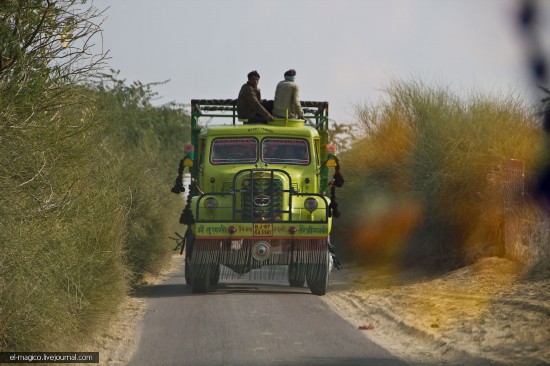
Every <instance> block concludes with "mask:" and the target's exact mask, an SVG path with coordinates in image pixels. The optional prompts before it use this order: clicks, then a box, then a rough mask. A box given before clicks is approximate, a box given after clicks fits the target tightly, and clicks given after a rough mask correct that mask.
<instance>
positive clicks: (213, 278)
mask: <svg viewBox="0 0 550 366" xmlns="http://www.w3.org/2000/svg"><path fill="white" fill-rule="evenodd" d="M218 282H220V265H219V264H214V265H213V266H212V268H211V269H210V285H212V286H216V285H217V284H218Z"/></svg>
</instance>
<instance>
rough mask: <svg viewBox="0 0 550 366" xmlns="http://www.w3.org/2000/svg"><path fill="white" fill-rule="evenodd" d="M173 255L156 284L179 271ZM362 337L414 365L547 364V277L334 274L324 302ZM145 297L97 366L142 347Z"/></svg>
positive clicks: (129, 308) (103, 337) (504, 264)
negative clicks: (140, 336)
mask: <svg viewBox="0 0 550 366" xmlns="http://www.w3.org/2000/svg"><path fill="white" fill-rule="evenodd" d="M182 264H183V260H182V256H180V255H174V256H173V257H172V260H171V262H170V265H169V266H168V267H167V268H166V269H165V270H164V271H163V272H162V274H161V275H159V276H151V277H149V278H147V279H145V282H146V283H147V284H156V283H160V282H162V281H163V280H165V279H166V278H168V276H170V274H172V273H174V272H175V271H177V270H178V269H179V268H181V266H182ZM321 298H322V299H323V300H324V301H326V302H327V303H328V304H329V305H330V306H331V307H332V308H333V309H334V310H335V311H336V312H338V313H339V314H340V315H341V316H342V317H344V318H345V319H346V320H348V321H349V322H351V323H352V324H353V325H354V326H355V327H357V331H358V332H362V333H364V334H365V336H366V337H368V338H369V339H371V340H373V341H374V342H376V343H378V344H379V345H381V346H383V347H384V348H386V349H388V350H390V352H392V353H393V354H395V355H396V356H398V357H399V358H401V359H403V360H405V361H407V362H408V363H410V364H414V365H440V364H444V365H491V364H493V365H549V364H550V276H548V275H546V276H541V277H539V278H533V277H532V278H529V279H525V275H524V274H522V273H521V272H520V271H519V269H518V267H517V266H516V265H514V264H513V263H512V262H510V261H507V260H505V259H500V258H487V259H484V260H482V261H480V262H478V263H477V264H475V265H472V266H469V267H465V268H462V269H459V270H457V271H454V272H451V273H447V274H445V275H443V276H438V277H430V276H427V275H423V274H421V273H418V272H397V271H394V270H392V269H389V268H385V269H384V270H381V269H368V268H361V267H353V266H346V267H345V268H344V269H342V270H340V271H334V272H333V273H332V276H331V283H330V288H329V292H328V293H327V295H326V296H324V297H321ZM145 312H146V303H145V301H144V300H143V299H142V298H139V297H129V298H128V300H127V301H126V302H125V303H124V304H123V305H122V307H121V309H120V313H119V316H118V317H117V318H116V319H115V320H114V321H113V322H112V324H111V325H110V326H109V328H107V329H105V331H104V332H102V334H100V335H98V337H97V338H96V339H95V340H94V342H93V344H92V345H90V346H89V347H87V348H89V350H95V351H97V350H99V351H100V360H101V363H100V364H101V365H126V364H127V363H128V362H129V361H130V359H131V357H132V355H133V354H134V352H135V350H136V349H137V346H138V344H139V334H140V332H141V330H140V329H139V327H140V323H141V322H140V320H141V318H142V317H143V316H144V314H145Z"/></svg>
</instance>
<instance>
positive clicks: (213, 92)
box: [92, 0, 550, 123]
mask: <svg viewBox="0 0 550 366" xmlns="http://www.w3.org/2000/svg"><path fill="white" fill-rule="evenodd" d="M92 4H93V6H94V7H96V8H98V9H100V10H103V9H107V10H106V11H105V17H106V18H105V20H104V23H103V27H102V28H103V32H102V39H101V40H99V41H98V42H97V45H98V47H101V50H103V51H108V52H109V54H108V55H109V57H110V59H109V60H108V65H109V67H110V68H113V69H115V70H120V76H121V77H122V78H124V79H126V80H127V81H128V82H133V81H136V80H139V81H141V82H143V83H153V82H162V81H166V80H169V82H167V83H166V84H164V85H159V86H156V87H155V88H154V90H155V91H157V92H158V94H159V97H160V98H159V99H158V100H157V102H156V103H166V102H172V101H173V102H177V103H183V104H189V103H190V100H191V99H203V98H204V99H232V98H236V97H237V95H238V92H239V89H240V87H241V85H242V84H243V83H245V82H246V75H247V74H248V72H250V71H251V70H257V71H258V72H259V73H260V76H261V78H260V84H259V87H260V89H261V91H262V98H264V99H272V98H273V96H274V93H275V87H276V85H277V83H278V82H279V81H281V80H282V79H283V74H284V72H285V71H286V70H288V69H290V68H293V69H295V70H296V72H297V75H296V82H297V83H298V84H299V85H300V90H301V99H302V100H312V101H328V102H329V106H330V112H329V116H330V117H331V118H332V119H334V120H336V121H337V122H343V123H353V121H354V119H355V108H356V107H357V106H362V105H375V104H376V103H378V102H379V101H380V100H381V99H382V98H384V90H385V89H387V88H388V87H389V86H390V85H391V83H393V82H400V81H411V80H414V81H417V82H422V83H424V84H426V85H428V86H433V87H444V88H447V89H449V90H451V91H452V92H455V93H457V94H458V95H461V96H466V97H467V96H468V95H471V94H472V93H477V94H479V93H483V94H489V95H495V96H506V95H509V94H510V93H512V94H514V95H518V96H520V97H523V98H526V99H527V98H532V97H533V89H534V87H533V85H534V83H533V80H532V78H531V77H530V74H529V72H528V67H527V59H526V56H525V53H526V47H525V43H524V42H522V40H523V39H522V37H520V32H519V29H518V26H517V20H516V19H517V13H518V4H519V0H156V1H150V0H147V1H145V0H111V1H108V0H93V3H92ZM537 4H538V9H539V24H538V28H537V30H538V33H539V35H540V36H541V40H542V47H543V49H544V50H545V53H546V54H547V55H548V57H547V59H550V1H546V0H540V1H537Z"/></svg>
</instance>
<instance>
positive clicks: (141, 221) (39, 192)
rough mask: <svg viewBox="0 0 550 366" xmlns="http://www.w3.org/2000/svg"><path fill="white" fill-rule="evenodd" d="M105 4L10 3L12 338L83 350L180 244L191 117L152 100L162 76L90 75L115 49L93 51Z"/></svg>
mask: <svg viewBox="0 0 550 366" xmlns="http://www.w3.org/2000/svg"><path fill="white" fill-rule="evenodd" d="M99 16H100V13H98V12H97V11H96V10H95V9H93V8H91V7H89V8H87V7H85V1H56V2H53V1H31V0H23V1H10V0H7V1H2V2H0V18H1V19H2V22H1V23H0V42H1V43H0V60H1V61H0V350H2V351H7V350H9V351H25V350H29V349H30V350H33V349H34V350H36V349H47V350H52V351H56V350H59V351H62V350H66V349H68V348H73V349H74V347H76V346H78V345H80V344H81V342H83V341H85V340H86V339H87V337H89V336H90V335H91V334H93V332H94V331H95V330H96V329H97V328H98V327H101V325H102V324H105V322H106V321H107V320H108V319H109V317H111V316H112V315H113V314H114V313H115V312H116V309H117V305H118V303H119V302H120V301H121V300H122V299H123V298H124V297H125V296H126V294H127V291H128V289H129V286H130V285H131V284H132V283H133V282H132V281H135V280H136V279H137V278H139V276H140V275H141V274H143V273H144V272H146V271H153V272H154V271H156V270H158V268H159V266H160V264H161V262H162V258H164V257H166V255H167V249H168V246H169V244H172V243H167V237H168V232H167V231H168V230H169V224H170V223H173V222H177V215H176V214H175V213H174V210H175V209H176V208H172V207H171V206H173V205H174V203H177V200H174V198H173V197H170V198H172V200H171V203H170V204H169V200H168V196H169V195H170V187H171V183H172V178H173V177H174V170H175V168H176V166H177V164H176V160H177V159H178V157H179V156H178V155H181V152H180V150H179V146H180V144H181V142H182V141H183V135H184V132H183V131H184V130H183V126H184V124H185V123H188V117H187V116H185V115H184V113H183V112H182V110H181V108H180V106H176V105H168V106H161V107H154V106H152V104H151V101H152V100H153V97H154V93H152V92H151V89H150V85H142V84H141V83H134V84H133V85H131V86H126V85H125V83H124V82H123V81H116V86H115V87H112V86H106V85H105V84H103V86H97V87H96V86H84V83H83V81H85V80H89V78H91V77H92V76H95V75H97V70H96V69H97V68H98V67H99V66H101V62H102V60H103V58H104V55H101V54H100V55H95V56H94V55H93V54H92V53H90V47H91V37H92V36H93V35H94V34H95V33H96V32H97V31H99V24H98V23H97V22H98V21H99V19H98V17H99ZM115 79H116V78H115V77H112V78H111V80H115ZM178 208H179V207H178ZM170 230H172V229H170ZM77 343H78V344H77Z"/></svg>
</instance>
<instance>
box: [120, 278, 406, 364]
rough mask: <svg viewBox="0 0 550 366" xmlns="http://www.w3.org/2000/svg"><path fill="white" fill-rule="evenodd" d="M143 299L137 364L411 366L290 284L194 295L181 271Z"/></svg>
mask: <svg viewBox="0 0 550 366" xmlns="http://www.w3.org/2000/svg"><path fill="white" fill-rule="evenodd" d="M329 290H330V288H329ZM141 296H144V297H146V298H147V305H148V310H147V312H146V314H145V317H144V319H143V320H142V322H143V326H142V330H143V331H142V334H141V335H140V342H139V347H138V350H137V352H136V354H135V355H134V356H133V358H132V359H131V360H130V362H129V365H132V366H138V365H147V366H151V365H178V366H181V365H183V366H185V365H191V366H195V365H208V366H210V365H224V366H226V365H239V366H248V365H250V366H257V365H288V366H292V365H404V364H405V363H404V362H403V361H401V360H399V359H396V358H395V357H393V356H392V355H391V354H389V352H387V351H386V350H384V349H382V348H380V347H379V346H377V345H376V344H374V343H372V342H371V341H369V340H368V339H367V338H366V337H365V336H364V335H363V334H361V331H360V330H358V329H356V328H355V327H354V326H352V325H351V324H350V323H348V322H346V321H345V320H344V319H342V318H341V317H340V316H339V315H338V314H336V313H334V312H333V311H332V310H331V309H330V308H329V307H328V306H327V305H326V303H325V302H324V301H322V300H321V299H320V298H319V297H318V296H315V295H312V294H311V293H310V292H309V290H308V289H307V288H290V287H289V286H286V285H285V283H284V282H278V283H275V284H273V283H270V284H269V283H266V282H264V283H261V284H258V283H256V282H250V281H246V280H226V281H224V280H221V282H220V284H219V285H218V287H217V289H216V290H215V291H211V292H207V293H205V294H193V293H191V289H190V287H188V286H187V285H185V280H184V275H183V272H182V271H181V272H178V273H175V274H174V275H173V276H172V277H171V278H170V279H169V280H168V281H166V282H164V283H162V284H159V285H156V286H153V287H151V288H150V289H149V290H147V291H145V292H144V293H143V294H142V295H141Z"/></svg>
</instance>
